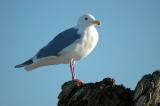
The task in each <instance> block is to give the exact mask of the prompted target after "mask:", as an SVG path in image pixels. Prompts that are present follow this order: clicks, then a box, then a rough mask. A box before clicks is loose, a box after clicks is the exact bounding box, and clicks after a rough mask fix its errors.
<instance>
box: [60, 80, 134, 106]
mask: <svg viewBox="0 0 160 106" xmlns="http://www.w3.org/2000/svg"><path fill="white" fill-rule="evenodd" d="M77 83H79V82H78V81H69V82H66V83H64V84H63V85H62V92H61V93H60V95H59V97H58V99H59V102H58V105H59V106H133V105H132V104H133V102H132V95H133V92H132V91H131V90H130V89H128V88H125V87H124V86H123V85H115V80H114V79H111V78H105V79H104V80H102V81H100V82H96V83H87V84H81V85H80V84H77Z"/></svg>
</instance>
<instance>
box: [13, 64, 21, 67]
mask: <svg viewBox="0 0 160 106" xmlns="http://www.w3.org/2000/svg"><path fill="white" fill-rule="evenodd" d="M20 67H23V65H21V64H19V65H16V66H14V68H20Z"/></svg>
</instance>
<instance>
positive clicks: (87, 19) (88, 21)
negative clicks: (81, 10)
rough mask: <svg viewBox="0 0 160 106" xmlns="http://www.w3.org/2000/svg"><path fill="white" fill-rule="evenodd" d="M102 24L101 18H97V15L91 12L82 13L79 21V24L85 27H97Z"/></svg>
mask: <svg viewBox="0 0 160 106" xmlns="http://www.w3.org/2000/svg"><path fill="white" fill-rule="evenodd" d="M100 24H101V22H100V20H97V19H95V17H94V16H93V15H91V14H85V15H82V16H81V17H80V18H79V20H78V22H77V25H78V26H83V27H88V26H95V27H96V26H98V25H100Z"/></svg>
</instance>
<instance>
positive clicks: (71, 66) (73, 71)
mask: <svg viewBox="0 0 160 106" xmlns="http://www.w3.org/2000/svg"><path fill="white" fill-rule="evenodd" d="M70 69H71V74H72V80H74V79H75V78H76V75H75V63H74V60H73V59H71V62H70Z"/></svg>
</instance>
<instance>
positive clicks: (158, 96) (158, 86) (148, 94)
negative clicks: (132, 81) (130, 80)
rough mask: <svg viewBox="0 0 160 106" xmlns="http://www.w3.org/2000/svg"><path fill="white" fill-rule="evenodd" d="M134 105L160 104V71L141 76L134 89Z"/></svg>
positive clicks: (156, 105) (157, 105) (152, 105)
mask: <svg viewBox="0 0 160 106" xmlns="http://www.w3.org/2000/svg"><path fill="white" fill-rule="evenodd" d="M133 101H134V102H135V106H160V71H155V72H154V73H153V74H148V75H145V76H143V78H142V79H141V80H140V81H139V82H138V84H137V87H136V89H135V91H134V97H133Z"/></svg>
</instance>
